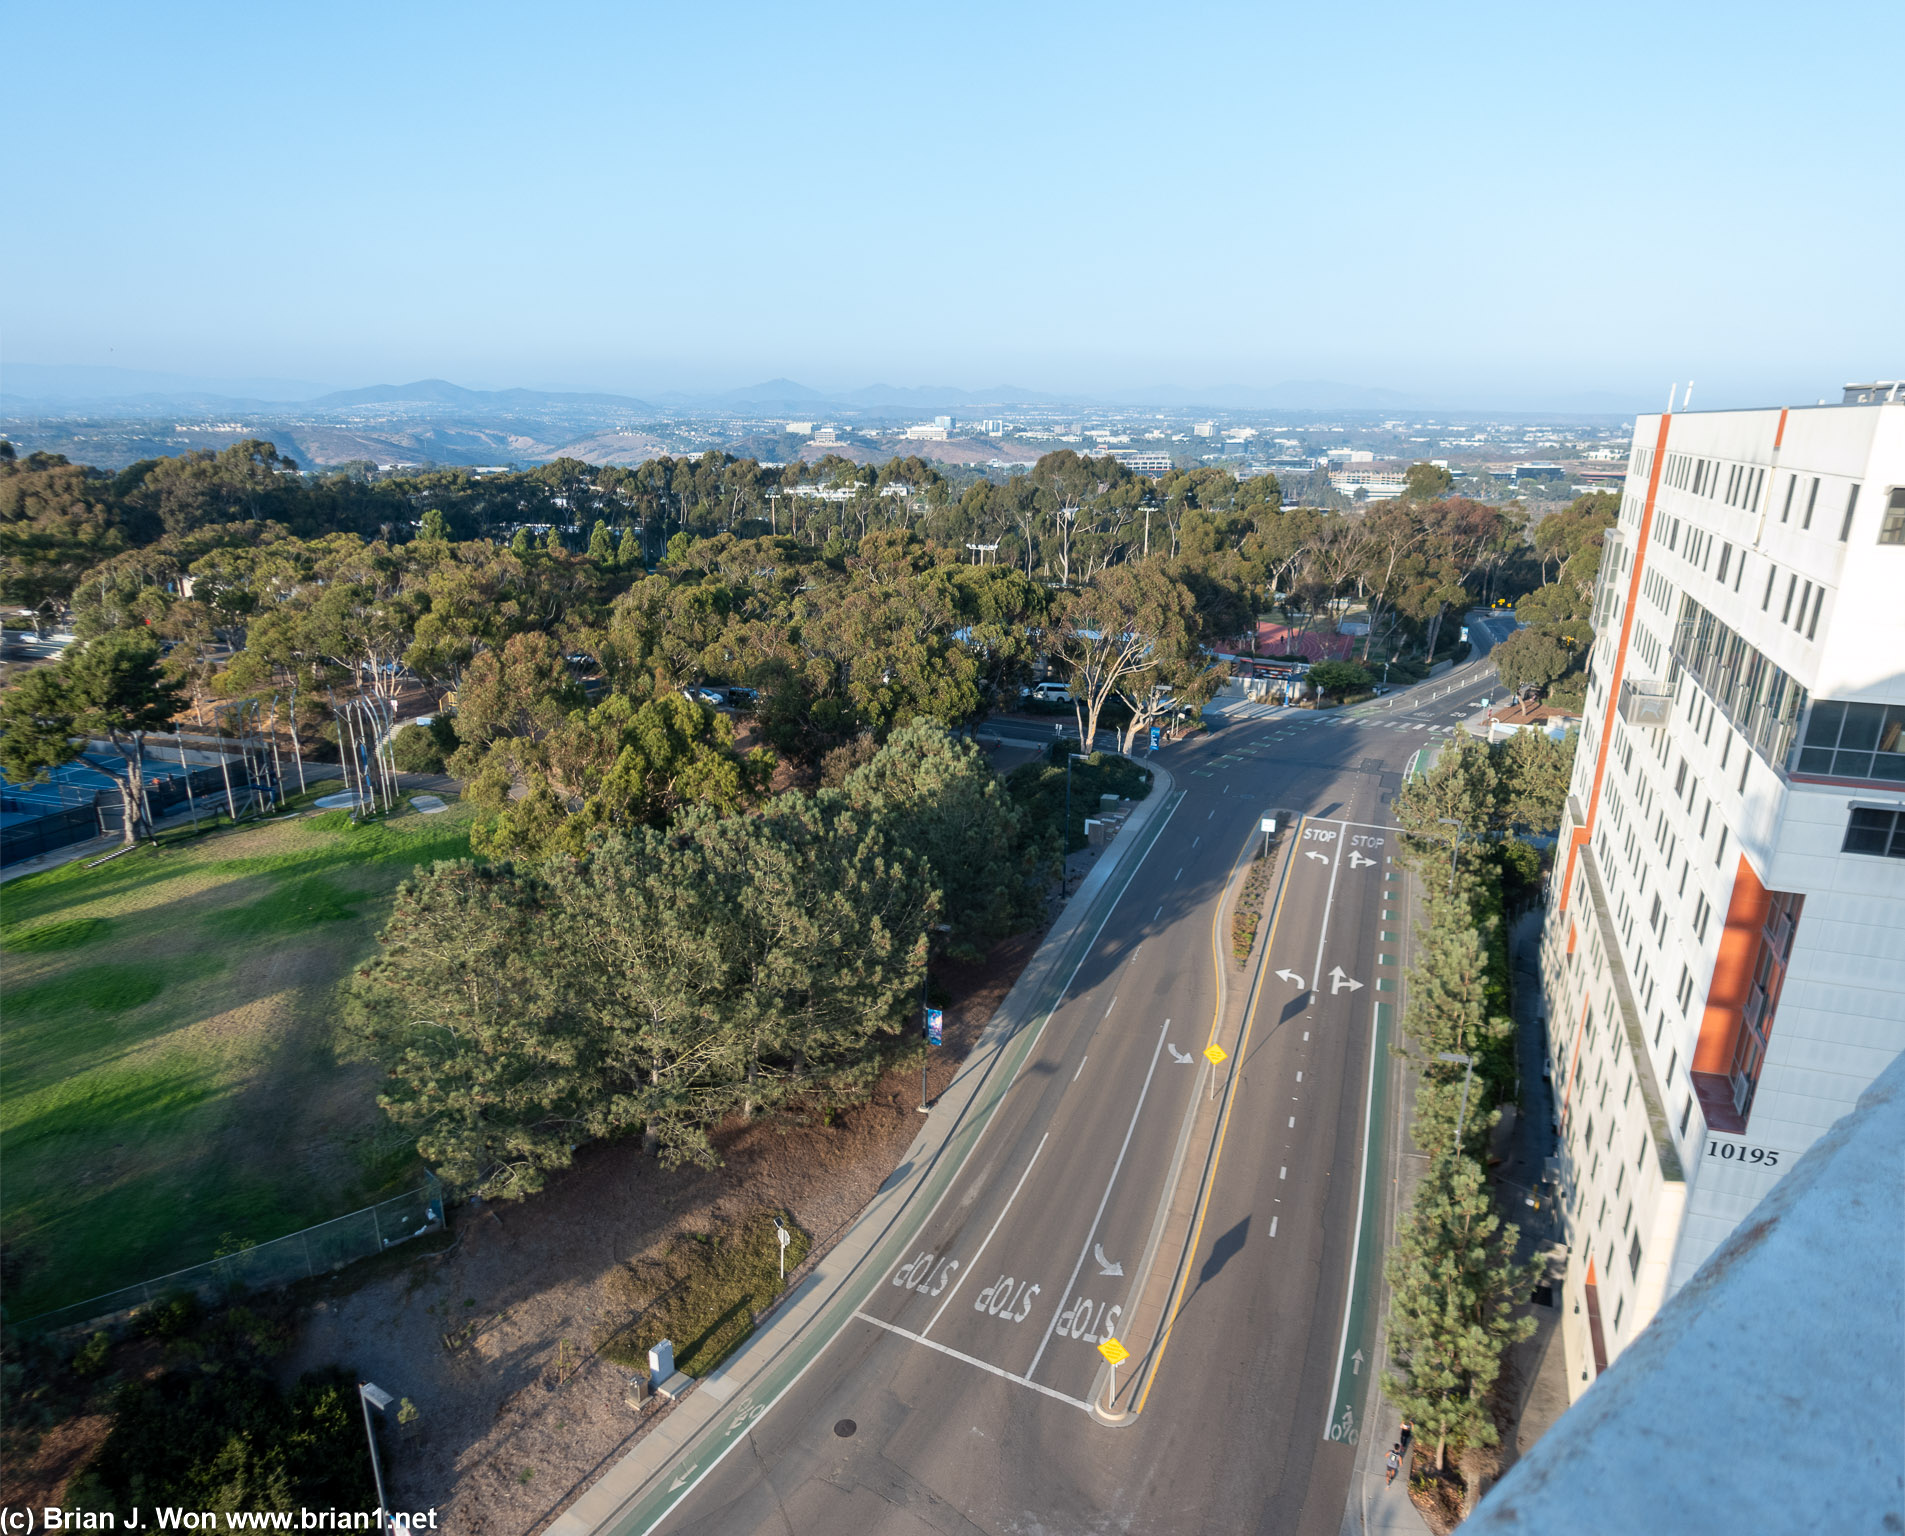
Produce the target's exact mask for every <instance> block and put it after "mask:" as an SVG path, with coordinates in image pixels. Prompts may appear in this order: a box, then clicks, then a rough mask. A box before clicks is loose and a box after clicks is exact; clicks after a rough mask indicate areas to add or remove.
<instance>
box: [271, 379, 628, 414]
mask: <svg viewBox="0 0 1905 1536" xmlns="http://www.w3.org/2000/svg"><path fill="white" fill-rule="evenodd" d="M306 404H309V405H312V406H331V407H335V406H350V405H459V406H463V407H465V408H479V409H480V408H482V407H485V406H488V407H491V408H497V407H501V408H509V409H516V410H536V409H539V408H547V407H551V406H556V407H560V406H568V405H607V406H615V407H617V408H619V409H621V410H626V411H639V412H644V413H652V412H653V411H654V409H655V408H654V407H653V406H652V405H650V404H649V403H648V402H647V401H646V400H637V399H635V398H634V397H633V396H632V395H598V394H566V393H562V392H559V391H551V390H542V389H465V388H464V387H463V386H462V385H461V384H452V383H450V382H449V381H448V380H447V379H418V380H416V381H415V382H414V383H410V384H372V385H369V386H368V387H366V388H364V389H340V390H337V391H335V392H334V393H332V394H328V395H320V396H319V397H318V398H317V399H315V400H311V401H307V402H306Z"/></svg>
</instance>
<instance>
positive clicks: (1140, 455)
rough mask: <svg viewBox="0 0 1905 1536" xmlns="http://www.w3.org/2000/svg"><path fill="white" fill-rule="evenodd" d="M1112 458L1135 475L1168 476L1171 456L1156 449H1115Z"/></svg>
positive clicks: (1112, 451)
mask: <svg viewBox="0 0 1905 1536" xmlns="http://www.w3.org/2000/svg"><path fill="white" fill-rule="evenodd" d="M1109 452H1110V456H1111V457H1112V458H1114V459H1116V460H1117V461H1118V462H1119V463H1120V464H1122V465H1124V467H1125V468H1126V469H1128V470H1130V471H1131V472H1132V473H1133V474H1134V475H1168V474H1169V473H1170V472H1171V456H1170V455H1169V454H1168V453H1164V452H1162V451H1161V450H1159V449H1156V448H1113V449H1111V450H1109Z"/></svg>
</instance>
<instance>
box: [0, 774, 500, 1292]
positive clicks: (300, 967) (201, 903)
mask: <svg viewBox="0 0 1905 1536" xmlns="http://www.w3.org/2000/svg"><path fill="white" fill-rule="evenodd" d="M468 852H469V825H468V812H467V809H466V808H465V807H463V806H460V805H456V804H452V805H451V807H450V809H449V810H448V811H447V812H445V813H444V814H442V815H438V816H430V817H425V816H422V815H419V814H418V813H417V812H415V811H408V810H406V811H404V812H403V813H401V814H399V815H398V816H396V817H394V818H392V819H391V820H390V821H388V822H384V823H373V824H370V825H367V826H362V827H352V826H351V825H350V822H349V818H348V817H347V815H346V814H345V813H344V812H342V811H334V812H329V813H322V814H317V815H312V816H305V817H301V818H298V819H293V820H285V821H279V822H274V823H269V824H263V825H259V826H256V827H250V828H238V829H232V830H227V831H224V832H220V833H216V834H213V835H209V836H206V837H203V838H198V839H193V840H187V841H183V842H179V843H176V844H172V845H169V846H167V847H165V848H163V849H159V850H150V849H140V850H137V851H135V852H132V853H128V854H125V855H122V856H121V857H119V858H117V859H114V860H113V861H112V862H111V863H109V864H104V865H102V866H100V867H99V868H97V869H90V870H89V869H87V868H86V867H85V865H84V863H83V862H77V863H72V864H67V865H64V866H62V867H61V868H58V869H54V870H49V871H47V872H46V873H44V874H38V875H31V876H27V877H25V878H23V879H20V880H15V881H11V882H9V883H7V884H6V885H3V886H0V997H4V1011H3V1013H0V1169H3V1170H4V1180H5V1182H4V1188H3V1190H0V1200H3V1203H0V1243H3V1244H4V1258H3V1262H4V1276H5V1282H6V1308H7V1314H8V1316H10V1317H12V1318H15V1319H23V1318H27V1317H31V1316H33V1315H34V1314H35V1313H38V1312H42V1311H45V1310H47V1309H49V1308H52V1307H56V1306H60V1305H63V1304H65V1303H67V1302H71V1301H78V1300H83V1299H84V1298H86V1297H88V1296H92V1295H96V1294H98V1293H100V1292H102V1291H106V1290H111V1289H113V1288H115V1287H117V1286H121V1285H129V1284H131V1283H133V1282H135V1281H138V1280H143V1279H147V1278H149V1277H151V1276H154V1275H159V1274H164V1273H166V1272H168V1271H171V1270H174V1269H180V1268H183V1267H185V1266H186V1265H190V1264H196V1263H199V1262H201V1261H203V1260H205V1259H209V1258H212V1257H213V1256H214V1255H215V1254H217V1253H219V1252H220V1251H225V1250H229V1249H230V1248H232V1247H235V1246H237V1245H239V1244H242V1243H247V1242H263V1241H265V1240H267V1239H269V1238H273V1237H279V1236H282V1235H283V1234H285V1233H287V1232H292V1231H295V1230H297V1229H298V1228H299V1227H302V1226H307V1225H309V1224H310V1223H312V1222H316V1221H322V1220H325V1219H327V1218H329V1217H332V1216H337V1215H341V1214H343V1213H344V1212H346V1211H349V1210H353V1209H355V1208H356V1207H358V1206H360V1205H363V1204H365V1203H367V1202H369V1201H371V1200H374V1199H378V1198H381V1197H383V1196H385V1195H390V1194H395V1193H398V1192H399V1191H401V1190H403V1189H405V1188H407V1187H409V1186H410V1185H411V1184H413V1183H414V1182H415V1181H416V1179H417V1178H418V1177H419V1175H420V1172H421V1165H420V1164H419V1162H418V1160H417V1157H416V1153H415V1149H414V1147H413V1146H412V1145H410V1144H409V1143H407V1142H406V1141H405V1140H404V1138H403V1137H402V1136H401V1135H400V1134H398V1133H396V1132H395V1131H394V1130H393V1129H392V1127H391V1126H390V1125H389V1123H388V1121H387V1120H386V1119H385V1117H384V1115H383V1113H382V1111H381V1110H379V1109H378V1108H377V1106H376V1104H375V1102H374V1099H375V1093H376V1084H375V1082H374V1081H373V1079H372V1077H371V1075H370V1074H369V1072H368V1071H367V1069H365V1068H363V1067H361V1066H351V1067H343V1066H340V1065H339V1064H338V1063H337V1061H336V1059H335V1058H334V1056H333V1054H332V1049H331V1042H332V1031H333V1027H334V1024H335V1022H336V1017H337V1005H338V999H339V996H340V987H341V985H342V983H343V981H344V979H345V978H346V977H347V976H348V974H349V971H350V968H351V967H352V966H353V965H354V964H356V963H357V962H359V961H360V960H362V959H363V958H365V957H366V956H368V955H369V954H370V953H371V952H372V950H373V949H374V948H375V944H374V936H375V934H376V932H377V930H378V928H379V927H380V926H381V925H382V923H383V920H384V917H385V915H386V913H387V912H388V911H389V906H390V893H391V892H392V890H394V889H395V887H396V885H397V883H398V882H399V881H400V880H401V879H402V878H403V877H404V876H405V875H406V874H407V873H409V872H410V870H412V869H413V868H415V867H416V866H417V865H418V864H420V863H427V862H429V861H431V860H435V859H440V858H460V857H465V856H467V855H468Z"/></svg>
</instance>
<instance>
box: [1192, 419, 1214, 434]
mask: <svg viewBox="0 0 1905 1536" xmlns="http://www.w3.org/2000/svg"><path fill="white" fill-rule="evenodd" d="M1191 434H1192V435H1193V436H1195V437H1215V436H1216V435H1217V423H1216V422H1214V421H1200V422H1198V423H1196V424H1195V425H1194V426H1193V427H1192V428H1191Z"/></svg>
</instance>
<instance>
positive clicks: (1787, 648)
mask: <svg viewBox="0 0 1905 1536" xmlns="http://www.w3.org/2000/svg"><path fill="white" fill-rule="evenodd" d="M1861 388H1864V387H1861ZM1878 388H1879V389H1881V390H1882V389H1883V386H1878ZM1846 398H1847V401H1848V403H1847V404H1844V405H1839V406H1819V407H1807V408H1796V409H1790V410H1754V411H1705V412H1693V413H1685V412H1683V413H1681V414H1678V415H1672V414H1669V415H1658V416H1644V417H1641V418H1640V419H1639V420H1638V421H1637V423H1636V424H1635V431H1634V440H1633V445H1632V450H1631V453H1630V457H1629V460H1628V474H1627V481H1626V490H1625V492H1624V494H1623V497H1622V502H1621V511H1620V520H1619V522H1618V524H1617V525H1616V526H1615V527H1614V528H1613V529H1611V530H1610V531H1609V533H1608V536H1607V548H1606V551H1605V553H1604V555H1603V559H1602V564H1601V576H1600V582H1599V587H1598V590H1597V592H1596V595H1595V607H1594V623H1595V641H1594V649H1593V653H1592V656H1591V658H1590V663H1589V670H1588V704H1587V712H1586V714H1587V718H1586V721H1585V723H1584V725H1583V728H1582V736H1581V745H1580V749H1579V751H1578V753H1577V755H1576V758H1575V763H1574V771H1573V780H1572V783H1571V785H1570V790H1571V792H1570V794H1569V797H1568V801H1567V808H1566V811H1565V813H1564V818H1563V821H1562V826H1561V835H1560V841H1559V844H1558V845H1557V850H1556V858H1555V868H1554V874H1553V876H1552V880H1551V886H1550V891H1549V902H1548V916H1547V922H1546V926H1545V929H1544V932H1543V938H1542V981H1543V991H1544V995H1545V1009H1546V1028H1547V1037H1548V1043H1549V1056H1550V1062H1551V1070H1552V1072H1553V1076H1554V1085H1555V1098H1556V1102H1557V1104H1558V1105H1559V1106H1560V1109H1559V1117H1560V1141H1561V1145H1560V1149H1559V1156H1558V1158H1557V1163H1558V1167H1557V1169H1556V1183H1557V1189H1558V1195H1559V1200H1560V1206H1561V1215H1562V1220H1563V1224H1564V1229H1565V1235H1566V1239H1567V1242H1568V1245H1569V1259H1568V1273H1567V1281H1566V1289H1565V1299H1564V1301H1563V1312H1562V1323H1563V1336H1564V1339H1565V1342H1566V1348H1567V1356H1568V1380H1569V1387H1570V1390H1571V1391H1573V1392H1574V1393H1576V1394H1577V1395H1578V1394H1579V1393H1580V1392H1582V1391H1585V1390H1586V1388H1587V1386H1588V1385H1589V1384H1590V1383H1591V1382H1592V1381H1593V1379H1594V1378H1595V1376H1597V1375H1598V1374H1599V1373H1600V1371H1602V1370H1604V1369H1606V1367H1607V1365H1608V1363H1609V1362H1610V1361H1611V1360H1612V1359H1613V1358H1615V1357H1616V1356H1617V1355H1618V1354H1619V1353H1620V1352H1621V1350H1622V1349H1624V1348H1625V1347H1626V1346H1627V1345H1628V1344H1629V1343H1631V1342H1632V1341H1633V1339H1634V1337H1635V1335H1636V1334H1637V1333H1639V1331H1640V1330H1641V1329H1642V1328H1644V1327H1645V1326H1646V1324H1647V1322H1648V1321H1649V1319H1651V1318H1652V1317H1653V1315H1654V1313H1655V1312H1656V1311H1657V1310H1658V1309H1659V1307H1660V1306H1661V1304H1662V1302H1663V1301H1665V1300H1666V1299H1667V1298H1668V1297H1669V1296H1671V1295H1672V1294H1673V1293H1674V1292H1675V1291H1677V1290H1678V1289H1679V1288H1680V1286H1682V1285H1683V1284H1685V1283H1686V1281H1687V1280H1688V1278H1689V1277H1691V1275H1692V1274H1693V1272H1694V1270H1695V1269H1697V1268H1698V1267H1699V1265H1700V1263H1701V1261H1702V1260H1704V1259H1705V1258H1706V1257H1707V1256H1708V1255H1709V1254H1711V1253H1712V1252H1713V1251H1714V1249H1715V1248H1717V1247H1718V1246H1719V1245H1720V1243H1721V1242H1723V1241H1724V1240H1725V1239H1726V1237H1727V1236H1728V1235H1729V1234H1730V1233H1731V1232H1732V1231H1733V1230H1734V1228H1735V1227H1736V1226H1738V1224H1739V1223H1740V1221H1741V1220H1742V1218H1744V1217H1745V1216H1746V1214H1747V1213H1748V1212H1749V1211H1751V1210H1752V1209H1753V1207H1754V1206H1755V1205H1757V1204H1758V1203H1759V1201H1760V1199H1761V1198H1762V1197H1763V1196H1764V1195H1765V1194H1766V1193H1767V1192H1768V1191H1769V1190H1770V1189H1771V1188H1772V1187H1773V1185H1774V1184H1775V1183H1777V1182H1778V1180H1779V1178H1780V1177H1781V1175H1782V1173H1783V1172H1784V1171H1785V1170H1786V1169H1788V1168H1790V1167H1791V1166H1792V1164H1793V1163H1794V1162H1795V1161H1796V1160H1797V1158H1798V1157H1799V1155H1800V1154H1801V1153H1802V1152H1804V1151H1805V1150H1806V1149H1807V1148H1808V1147H1809V1146H1810V1145H1811V1144H1812V1143H1813V1141H1814V1140H1816V1139H1817V1138H1818V1136H1819V1135H1820V1134H1821V1133H1822V1132H1823V1131H1825V1130H1826V1129H1827V1128H1828V1127H1829V1126H1831V1125H1832V1124H1833V1122H1834V1121H1836V1120H1837V1119H1838V1118H1839V1117H1840V1116H1841V1115H1843V1114H1845V1113H1847V1112H1848V1111H1849V1110H1850V1109H1851V1108H1852V1106H1853V1104H1854V1103H1855V1101H1856V1100H1857V1099H1858V1097H1859V1095H1860V1093H1861V1092H1863V1091H1864V1089H1865V1088H1866V1086H1867V1085H1868V1084H1870V1083H1871V1082H1872V1081H1873V1079H1874V1078H1876V1077H1877V1076H1878V1074H1879V1073H1880V1072H1881V1071H1882V1070H1884V1068H1885V1067H1886V1065H1887V1064H1888V1063H1890V1062H1891V1061H1892V1060H1893V1059H1894V1058H1896V1057H1897V1056H1898V1055H1899V1054H1900V1053H1901V1052H1902V1051H1905V595H1902V594H1905V400H1900V399H1898V398H1897V397H1896V392H1894V394H1893V396H1892V397H1891V398H1886V397H1885V396H1883V395H1882V394H1881V395H1880V396H1878V397H1877V399H1876V400H1868V401H1866V402H1860V401H1857V400H1856V399H1855V395H1854V391H1853V389H1852V388H1850V387H1849V388H1848V390H1847V395H1846Z"/></svg>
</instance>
